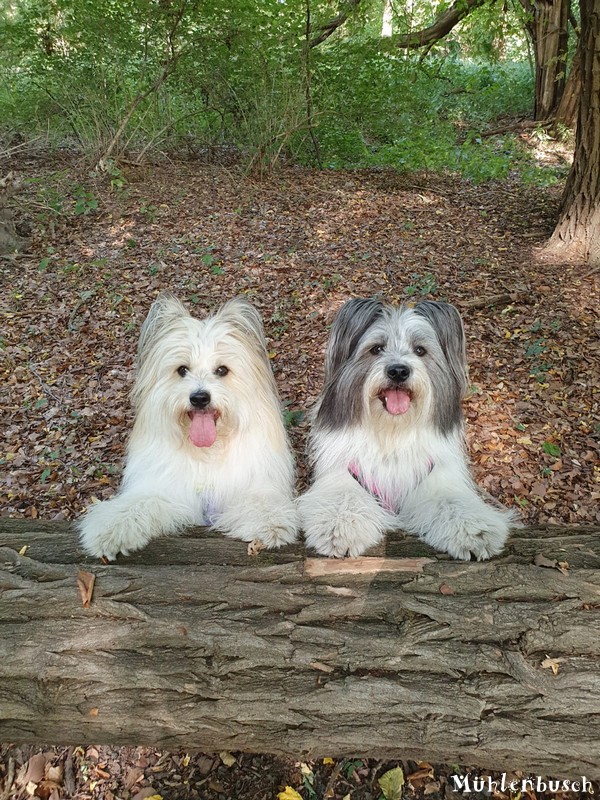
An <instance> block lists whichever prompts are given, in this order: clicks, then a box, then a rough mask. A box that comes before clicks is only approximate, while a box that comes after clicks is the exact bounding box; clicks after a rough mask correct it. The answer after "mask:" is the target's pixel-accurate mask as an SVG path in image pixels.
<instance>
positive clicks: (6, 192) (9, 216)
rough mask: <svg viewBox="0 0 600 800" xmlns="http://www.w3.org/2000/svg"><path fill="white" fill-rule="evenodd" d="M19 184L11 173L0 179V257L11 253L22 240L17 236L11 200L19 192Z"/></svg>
mask: <svg viewBox="0 0 600 800" xmlns="http://www.w3.org/2000/svg"><path fill="white" fill-rule="evenodd" d="M19 187H20V183H19V181H18V180H17V179H16V178H15V176H14V175H13V173H12V172H9V173H8V175H6V176H5V177H4V178H0V255H3V254H4V253H12V252H13V251H15V250H16V249H17V248H18V247H19V245H21V244H22V240H21V238H20V237H19V235H18V234H17V231H16V228H15V222H14V212H13V210H12V207H11V199H12V197H13V196H14V195H15V194H16V193H17V191H18V190H19Z"/></svg>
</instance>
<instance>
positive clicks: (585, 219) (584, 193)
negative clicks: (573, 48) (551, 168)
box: [549, 0, 600, 266]
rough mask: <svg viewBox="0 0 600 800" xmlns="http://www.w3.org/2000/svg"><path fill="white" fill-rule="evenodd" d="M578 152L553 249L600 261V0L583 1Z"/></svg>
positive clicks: (553, 240)
mask: <svg viewBox="0 0 600 800" xmlns="http://www.w3.org/2000/svg"><path fill="white" fill-rule="evenodd" d="M580 47H581V96H580V103H579V114H578V119H577V133H576V138H575V156H574V159H573V165H572V167H571V171H570V172H569V177H568V178H567V184H566V186H565V191H564V194H563V199H562V203H561V210H560V212H559V218H558V223H557V225H556V228H555V230H554V233H553V235H552V238H551V240H550V242H549V249H550V250H553V251H555V252H559V253H561V252H562V253H565V254H566V255H569V256H572V257H576V258H582V259H584V260H586V261H588V262H589V263H590V264H592V265H593V266H598V265H600V0H586V2H585V3H581V33H580Z"/></svg>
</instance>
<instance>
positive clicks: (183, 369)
mask: <svg viewBox="0 0 600 800" xmlns="http://www.w3.org/2000/svg"><path fill="white" fill-rule="evenodd" d="M189 371H190V370H189V367H186V366H185V365H184V364H182V365H181V367H177V374H178V375H179V376H180V377H181V378H185V376H186V375H187V374H188V372H189Z"/></svg>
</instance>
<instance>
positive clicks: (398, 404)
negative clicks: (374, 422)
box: [384, 389, 410, 415]
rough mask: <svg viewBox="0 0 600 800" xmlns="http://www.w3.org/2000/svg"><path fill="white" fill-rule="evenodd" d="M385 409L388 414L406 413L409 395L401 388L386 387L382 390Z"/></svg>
mask: <svg viewBox="0 0 600 800" xmlns="http://www.w3.org/2000/svg"><path fill="white" fill-rule="evenodd" d="M384 397H385V410H386V411H387V412H388V413H389V414H394V415H396V414H406V412H407V411H408V408H409V406H410V395H409V393H408V392H405V391H404V390H403V389H387V390H386V391H385V392H384Z"/></svg>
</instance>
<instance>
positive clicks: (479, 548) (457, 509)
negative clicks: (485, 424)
mask: <svg viewBox="0 0 600 800" xmlns="http://www.w3.org/2000/svg"><path fill="white" fill-rule="evenodd" d="M466 388H467V362H466V352H465V335H464V331H463V325H462V320H461V318H460V315H459V313H458V311H457V310H456V309H455V308H454V307H453V306H451V305H449V304H447V303H439V302H430V301H427V302H422V303H419V304H418V305H416V306H415V307H414V308H406V307H400V308H397V307H394V306H390V305H385V304H383V303H381V302H379V301H378V300H373V299H356V300H350V301H349V302H347V303H346V304H345V305H344V306H343V307H342V308H341V310H340V311H339V313H338V315H337V317H336V319H335V321H334V323H333V326H332V330H331V334H330V338H329V342H328V346H327V353H326V360H325V385H324V388H323V391H322V394H321V396H320V398H319V401H318V404H317V407H316V409H315V413H314V419H313V427H312V431H311V436H310V454H311V460H312V465H313V468H314V483H313V485H312V486H311V488H310V489H309V490H308V492H306V494H304V495H303V496H302V497H301V498H300V500H299V508H300V515H301V519H302V523H303V526H304V530H305V537H306V542H307V544H308V545H309V546H310V547H312V548H314V549H315V550H316V551H317V552H318V553H321V554H322V555H326V556H337V557H343V556H346V555H349V556H353V557H355V556H358V555H360V554H361V553H363V552H364V551H365V550H366V549H367V548H369V547H371V546H372V545H375V544H377V543H378V542H379V541H380V540H381V539H382V537H383V535H384V533H385V531H386V530H389V529H391V528H397V527H400V528H403V529H404V530H406V531H409V532H411V533H414V534H417V536H419V537H420V538H421V539H423V540H424V541H425V542H428V543H429V544H431V545H432V546H433V547H435V548H437V549H438V550H443V551H446V552H448V553H449V554H450V555H451V556H453V557H454V558H460V559H466V560H468V559H469V558H470V556H471V553H473V554H474V556H475V557H476V558H477V559H478V560H482V559H486V558H489V557H490V556H493V555H494V554H496V553H499V552H500V551H501V550H502V548H503V546H504V543H505V541H506V538H507V535H508V531H509V526H510V525H511V524H515V519H514V516H513V514H512V512H510V511H508V510H506V509H502V508H496V507H493V506H491V505H488V504H487V503H485V502H484V501H483V499H482V498H481V496H480V495H479V492H478V489H477V487H476V486H475V484H474V482H473V480H472V478H471V475H470V472H469V467H468V463H467V457H466V453H465V447H464V438H463V415H462V409H461V401H462V398H463V396H464V393H465V390H466Z"/></svg>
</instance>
